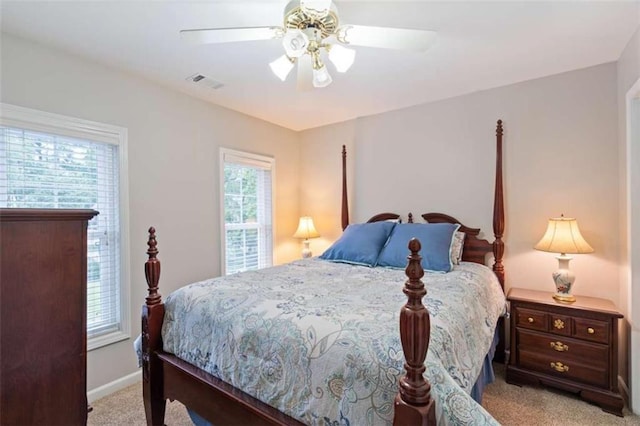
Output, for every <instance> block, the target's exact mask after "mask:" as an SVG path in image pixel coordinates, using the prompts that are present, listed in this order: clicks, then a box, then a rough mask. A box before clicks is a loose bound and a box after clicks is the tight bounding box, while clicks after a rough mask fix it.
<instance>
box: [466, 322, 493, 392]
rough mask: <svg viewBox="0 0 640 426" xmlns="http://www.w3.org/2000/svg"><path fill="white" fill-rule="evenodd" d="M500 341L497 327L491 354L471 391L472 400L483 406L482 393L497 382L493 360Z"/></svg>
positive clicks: (490, 349) (488, 355)
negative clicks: (489, 385)
mask: <svg viewBox="0 0 640 426" xmlns="http://www.w3.org/2000/svg"><path fill="white" fill-rule="evenodd" d="M499 341H500V335H499V333H498V328H497V327H496V331H495V333H494V334H493V342H491V347H490V348H489V352H488V353H487V356H486V357H485V358H484V363H483V364H482V370H480V374H479V375H478V379H477V380H476V384H475V385H473V388H472V389H471V398H473V399H474V400H475V401H476V402H477V403H478V404H482V393H483V392H484V388H485V387H486V386H487V385H488V384H491V383H493V382H494V381H495V380H496V375H495V374H494V372H493V364H492V360H493V356H494V355H495V353H496V346H498V342H499Z"/></svg>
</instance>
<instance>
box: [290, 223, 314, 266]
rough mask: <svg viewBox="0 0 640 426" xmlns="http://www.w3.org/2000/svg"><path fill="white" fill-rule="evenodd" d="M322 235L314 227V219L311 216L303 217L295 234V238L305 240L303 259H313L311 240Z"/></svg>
mask: <svg viewBox="0 0 640 426" xmlns="http://www.w3.org/2000/svg"><path fill="white" fill-rule="evenodd" d="M319 236H320V234H319V233H318V231H316V227H315V226H313V219H312V218H311V217H310V216H302V217H301V218H300V222H299V223H298V229H297V230H296V233H295V234H293V237H294V238H304V241H303V244H304V248H303V249H302V257H303V258H307V257H311V249H310V248H309V238H317V237H319Z"/></svg>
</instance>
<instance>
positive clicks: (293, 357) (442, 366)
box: [141, 120, 504, 425]
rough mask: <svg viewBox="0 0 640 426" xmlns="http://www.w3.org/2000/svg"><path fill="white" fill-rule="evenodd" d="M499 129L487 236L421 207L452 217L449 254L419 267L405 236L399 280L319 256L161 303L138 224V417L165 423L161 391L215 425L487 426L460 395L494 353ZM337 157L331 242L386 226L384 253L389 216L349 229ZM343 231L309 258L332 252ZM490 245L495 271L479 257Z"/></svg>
mask: <svg viewBox="0 0 640 426" xmlns="http://www.w3.org/2000/svg"><path fill="white" fill-rule="evenodd" d="M502 133H503V130H502V122H501V121H500V120H499V121H498V124H497V129H496V144H497V151H496V155H497V156H496V178H495V193H494V213H493V228H494V236H495V240H494V241H493V243H489V242H488V241H486V240H483V239H480V238H478V234H479V232H480V230H479V229H476V228H470V227H467V226H464V225H462V224H460V222H459V221H458V220H456V219H455V218H453V217H451V216H448V215H445V214H441V213H427V214H423V215H422V217H423V219H424V220H425V221H426V222H428V223H429V224H444V225H442V226H440V225H435V228H437V229H438V232H441V231H443V230H444V229H445V228H444V227H449V228H450V227H451V226H453V227H454V228H453V229H454V231H455V232H462V233H464V245H463V246H462V252H461V261H460V262H459V264H457V265H456V266H455V267H452V268H451V270H450V272H447V270H445V271H442V272H446V273H434V272H427V273H426V276H425V271H424V266H425V263H424V262H425V260H426V261H427V262H429V261H430V260H429V259H430V258H429V256H430V253H429V252H428V251H427V250H428V245H429V244H430V242H428V241H427V242H425V241H424V240H423V244H425V243H426V244H427V246H425V250H424V251H422V252H421V241H420V240H419V239H411V241H409V240H408V239H406V240H404V239H403V240H402V244H403V246H404V251H403V253H402V257H403V259H407V257H406V253H409V252H410V256H409V257H408V265H407V266H406V269H405V271H404V273H406V277H408V279H407V278H406V277H405V278H404V279H403V273H402V271H399V270H398V269H397V268H395V269H394V268H385V267H370V266H376V265H375V264H373V265H371V264H370V265H369V266H361V265H362V263H358V262H355V264H353V263H354V262H347V263H345V262H343V261H342V260H344V259H338V261H337V262H331V261H330V260H332V259H330V254H329V255H328V256H329V257H328V258H327V259H328V260H323V259H318V258H313V259H302V260H299V261H295V262H292V263H290V264H287V265H281V266H276V267H272V268H267V269H265V270H261V271H248V272H243V273H240V274H234V275H230V276H227V277H220V278H216V279H212V280H207V281H202V282H200V283H194V284H192V285H189V286H185V287H183V288H181V289H178V290H176V291H175V292H174V293H172V294H171V295H170V296H169V297H168V298H166V300H165V301H164V303H163V300H162V299H161V296H160V294H159V292H158V282H159V277H160V261H159V260H158V258H157V254H158V249H157V241H156V235H155V229H154V228H150V229H149V239H148V246H149V249H148V251H147V253H148V255H149V258H148V260H147V262H146V263H145V276H146V280H147V284H148V292H149V295H148V297H147V298H146V303H145V305H143V308H142V343H141V362H142V371H143V398H144V405H145V413H146V418H147V423H148V424H149V425H162V424H163V423H164V414H165V406H166V400H167V399H170V400H179V401H180V402H182V403H183V404H184V405H186V406H187V407H188V408H189V409H190V410H193V412H194V413H197V416H198V417H197V418H204V419H206V420H208V421H209V422H211V423H213V424H218V425H229V424H236V425H254V424H275V425H292V424H323V425H325V424H326V425H334V424H335V425H338V424H340V425H348V424H356V425H360V424H385V423H386V424H388V423H391V422H393V424H395V425H426V424H436V421H437V422H438V423H456V424H465V423H473V424H495V423H494V422H495V420H493V419H492V417H491V416H490V415H489V414H488V413H486V411H484V409H482V407H481V406H480V405H479V404H478V403H477V402H475V401H473V400H472V399H471V397H470V396H469V394H470V393H472V392H473V390H472V388H474V389H475V386H477V385H478V383H479V382H480V380H478V381H476V379H477V378H478V377H479V375H480V376H481V375H482V372H483V371H484V370H483V368H485V367H486V364H487V359H488V360H489V366H490V358H491V356H492V352H493V350H496V358H497V357H500V356H501V355H502V354H503V353H504V350H503V348H504V339H503V336H504V330H503V327H502V318H500V316H501V315H502V314H503V312H504V293H503V290H504V267H503V264H502V257H503V252H504V244H503V241H502V236H503V231H504V206H503V188H502ZM345 158H346V152H345V150H344V147H343V180H342V183H343V194H342V227H343V230H345V233H344V234H343V237H341V240H342V239H343V238H346V236H347V235H353V234H354V232H355V231H357V230H358V229H360V231H362V230H363V229H365V228H366V227H367V226H369V228H366V229H373V228H375V229H377V230H380V229H384V230H385V232H387V233H386V234H384V238H383V239H382V241H383V243H384V246H383V247H382V246H381V247H382V248H381V250H382V251H385V250H387V251H388V250H389V248H388V247H389V246H391V245H392V240H393V238H394V237H393V235H394V232H395V230H396V228H397V229H400V226H401V225H400V224H397V222H399V221H400V220H399V219H400V216H399V215H397V214H393V213H382V214H379V215H376V216H374V217H372V218H371V219H370V220H369V221H368V222H367V224H354V225H349V219H348V218H349V214H348V206H347V194H346V170H345V169H346V160H345ZM408 222H409V224H412V223H413V218H412V216H411V214H409V218H408ZM448 224H452V225H448ZM407 225H408V224H407ZM415 225H416V226H425V225H422V224H421V225H417V224H415ZM402 226H404V225H402ZM409 226H410V227H411V226H413V225H409ZM449 228H446V229H447V232H454V231H451V230H450V229H449ZM402 229H405V230H406V229H407V228H406V227H405V228H402ZM410 229H413V228H410ZM421 229H422V228H421ZM430 229H434V227H432V228H430ZM354 230H355V231H354ZM367 232H369V231H367ZM376 232H377V231H376ZM409 232H413V230H411V231H409ZM447 235H448V238H449V240H452V234H451V233H449V234H447ZM341 240H339V241H338V242H336V243H335V244H334V246H332V248H331V249H329V250H327V252H325V254H324V255H323V256H321V258H322V257H325V255H327V253H330V252H333V253H336V252H340V250H337V248H339V247H338V246H339V245H340V244H339V243H340V241H341ZM451 244H452V243H451ZM352 246H353V245H352V244H351V245H349V244H347V245H346V248H347V249H350V248H351V247H352ZM407 247H408V250H407ZM332 250H333V251H332ZM340 253H342V252H340ZM490 253H491V254H493V256H494V262H493V267H492V270H493V271H491V269H489V268H487V267H486V266H484V265H485V262H486V259H485V258H486V255H487V254H490ZM421 254H422V256H421ZM393 255H395V253H392V256H393ZM423 256H424V257H425V259H423ZM447 256H449V251H447ZM382 257H384V256H383V255H382V252H381V253H380V255H379V256H378V255H377V254H376V259H378V260H379V259H381V258H382ZM333 260H336V259H335V258H334V259H333ZM448 260H449V258H448V257H447V261H448ZM404 262H405V263H406V260H404ZM454 263H455V262H454ZM428 265H430V264H429V263H427V266H428ZM423 276H425V281H426V283H427V287H428V290H429V296H428V297H425V299H424V300H425V304H426V305H427V307H428V308H429V311H428V310H427V307H425V305H424V304H423V296H425V295H426V293H427V288H425V285H424V284H423V281H422V278H423ZM405 279H406V282H405V284H404V287H403V288H402V281H404V280H405ZM401 288H402V292H403V293H404V295H402V294H400V289H401ZM403 299H404V301H406V304H405V305H404V306H403V307H402V304H403V303H404V301H403ZM407 299H408V300H407ZM398 311H400V313H399V314H398ZM471 315H475V317H471ZM472 318H473V319H472ZM398 321H399V324H400V326H399V327H400V333H399V335H398V333H397V327H398ZM471 321H472V322H473V323H472V324H470V323H469V322H471ZM496 324H497V327H496ZM470 325H471V326H470ZM494 333H495V335H498V336H499V343H498V347H497V349H496V347H495V342H496V341H497V339H496V338H495V336H494ZM425 360H426V362H425ZM251 361H253V363H254V364H251ZM403 370H405V372H404V373H403ZM425 372H426V376H427V377H429V381H427V380H425V377H424V374H423V373H425ZM302 384H304V386H305V387H302V388H301V386H302Z"/></svg>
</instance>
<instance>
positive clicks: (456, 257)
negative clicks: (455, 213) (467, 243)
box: [451, 231, 465, 265]
mask: <svg viewBox="0 0 640 426" xmlns="http://www.w3.org/2000/svg"><path fill="white" fill-rule="evenodd" d="M464 237H465V233H464V232H460V231H456V232H455V233H454V234H453V241H452V243H451V263H452V264H454V265H459V264H460V261H461V260H462V249H463V248H464Z"/></svg>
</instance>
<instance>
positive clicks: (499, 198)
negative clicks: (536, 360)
mask: <svg viewBox="0 0 640 426" xmlns="http://www.w3.org/2000/svg"><path fill="white" fill-rule="evenodd" d="M502 133H503V131H502V120H498V124H497V125H496V185H495V193H494V197H493V235H494V237H495V240H494V241H493V259H494V260H493V272H494V273H495V274H496V276H497V277H498V281H500V285H501V286H502V290H503V291H504V265H503V264H502V257H503V256H504V242H503V241H502V237H503V235H504V190H503V187H502ZM497 327H498V337H499V339H500V340H499V341H498V345H497V346H496V353H495V355H494V357H493V360H494V361H496V362H504V361H505V358H506V353H505V325H504V318H502V317H500V318H498V324H497Z"/></svg>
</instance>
